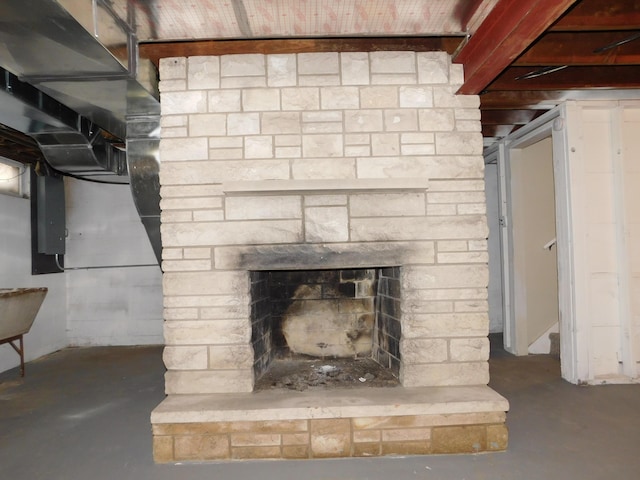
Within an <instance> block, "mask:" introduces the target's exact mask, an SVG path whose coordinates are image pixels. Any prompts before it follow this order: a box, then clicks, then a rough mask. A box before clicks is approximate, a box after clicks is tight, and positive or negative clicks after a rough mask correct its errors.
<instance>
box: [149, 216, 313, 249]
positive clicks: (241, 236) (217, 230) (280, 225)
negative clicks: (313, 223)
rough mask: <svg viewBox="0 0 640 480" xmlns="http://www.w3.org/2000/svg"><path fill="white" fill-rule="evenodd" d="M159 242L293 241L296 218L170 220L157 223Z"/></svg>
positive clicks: (297, 232)
mask: <svg viewBox="0 0 640 480" xmlns="http://www.w3.org/2000/svg"><path fill="white" fill-rule="evenodd" d="M161 233H162V241H163V244H164V245H166V246H168V247H171V246H178V245H180V246H184V247H188V246H202V245H242V244H247V243H254V244H270V243H290V242H292V243H297V242H300V241H301V240H302V224H301V222H300V221H299V220H260V221H238V222H226V223H215V222H211V223H195V222H194V223H170V224H167V225H163V226H161Z"/></svg>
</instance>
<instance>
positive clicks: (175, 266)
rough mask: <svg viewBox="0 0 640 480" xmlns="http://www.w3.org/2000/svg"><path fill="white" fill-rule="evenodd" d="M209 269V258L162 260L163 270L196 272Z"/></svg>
mask: <svg viewBox="0 0 640 480" xmlns="http://www.w3.org/2000/svg"><path fill="white" fill-rule="evenodd" d="M209 270H211V260H164V261H163V262H162V271H164V272H197V271H200V272H202V271H209Z"/></svg>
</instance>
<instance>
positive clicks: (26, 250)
mask: <svg viewBox="0 0 640 480" xmlns="http://www.w3.org/2000/svg"><path fill="white" fill-rule="evenodd" d="M30 212H31V204H30V200H29V199H26V198H19V197H12V196H9V195H3V194H0V288H19V287H47V288H48V289H49V292H48V293H47V296H46V298H45V299H44V303H43V304H42V307H41V308H40V313H39V314H38V316H37V317H36V320H35V322H34V323H33V326H32V327H31V332H30V333H29V334H28V335H26V336H25V337H24V345H25V360H26V361H29V360H33V359H35V358H38V357H41V356H42V355H46V354H47V353H51V352H53V351H56V350H58V349H60V348H63V347H65V346H66V345H67V336H66V332H65V328H66V298H65V295H66V282H65V278H64V275H38V276H32V275H31V220H30V218H31V213H30ZM0 321H2V318H0ZM18 365H20V357H19V356H18V354H17V353H16V352H14V351H13V349H12V348H11V346H10V345H9V344H5V345H0V372H3V371H5V370H8V369H10V368H13V367H17V366H18ZM28 374H29V368H28V367H27V375H28ZM16 375H19V373H16Z"/></svg>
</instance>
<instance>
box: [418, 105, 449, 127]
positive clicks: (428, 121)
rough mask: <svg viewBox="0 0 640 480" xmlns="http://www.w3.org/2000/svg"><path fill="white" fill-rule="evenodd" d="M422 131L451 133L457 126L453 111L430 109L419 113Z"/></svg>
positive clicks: (421, 110)
mask: <svg viewBox="0 0 640 480" xmlns="http://www.w3.org/2000/svg"><path fill="white" fill-rule="evenodd" d="M418 121H419V124H420V130H422V131H424V132H450V131H452V130H453V129H454V127H455V126H456V123H455V119H454V116H453V110H452V109H450V108H430V109H420V110H419V111H418Z"/></svg>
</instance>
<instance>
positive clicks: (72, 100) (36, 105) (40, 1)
mask: <svg viewBox="0 0 640 480" xmlns="http://www.w3.org/2000/svg"><path fill="white" fill-rule="evenodd" d="M129 20H132V19H121V18H119V17H118V16H117V15H116V14H115V13H114V12H113V11H112V10H111V8H110V7H109V2H108V1H107V0H59V1H54V0H2V2H0V66H1V67H3V69H0V76H1V77H2V78H0V101H1V102H2V103H1V104H0V122H1V123H4V124H6V125H8V126H10V127H11V128H14V129H16V130H19V131H21V132H23V133H25V134H27V135H30V136H31V137H32V138H34V139H35V141H36V142H37V143H38V145H39V146H40V149H41V151H42V153H43V155H44V157H45V159H46V160H47V162H48V163H49V164H50V165H51V166H52V167H53V168H55V169H56V170H59V171H61V172H63V173H68V174H73V175H75V176H80V177H86V178H90V179H97V178H99V179H103V180H106V179H108V181H113V182H114V183H126V182H127V181H128V182H129V183H130V185H131V191H132V194H133V199H134V202H135V204H136V208H137V209H138V213H139V214H140V217H141V220H142V223H143V224H144V226H145V228H146V230H147V233H148V236H149V239H150V241H151V245H152V247H153V249H154V252H155V255H156V258H157V259H158V262H160V258H161V250H162V249H161V243H160V206H159V200H160V195H159V189H160V187H159V181H158V170H159V157H158V144H159V139H160V136H159V132H160V103H159V101H158V97H159V95H158V90H157V75H156V73H155V69H154V68H153V66H152V65H151V64H150V63H146V64H144V65H141V64H140V63H139V60H138V51H137V40H136V37H135V33H134V32H133V30H132V29H131V27H130V26H129V25H130V24H133V23H134V22H133V21H129ZM143 67H144V68H143Z"/></svg>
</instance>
